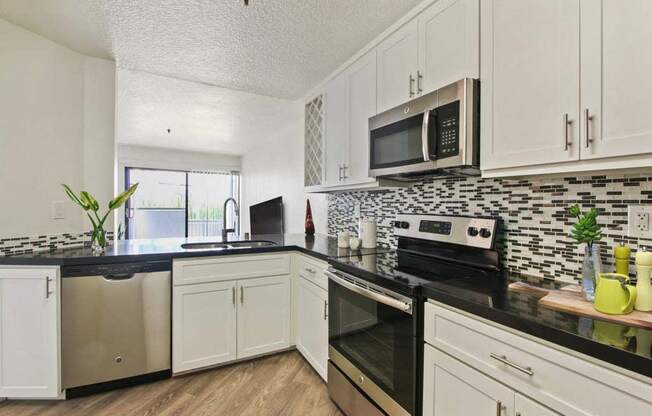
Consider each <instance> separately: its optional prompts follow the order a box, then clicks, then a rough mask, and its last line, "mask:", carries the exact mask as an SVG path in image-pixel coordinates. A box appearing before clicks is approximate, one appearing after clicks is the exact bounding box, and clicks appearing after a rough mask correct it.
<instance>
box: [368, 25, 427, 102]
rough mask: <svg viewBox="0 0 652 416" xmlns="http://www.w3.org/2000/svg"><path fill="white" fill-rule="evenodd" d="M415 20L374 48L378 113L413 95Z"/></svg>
mask: <svg viewBox="0 0 652 416" xmlns="http://www.w3.org/2000/svg"><path fill="white" fill-rule="evenodd" d="M418 28H419V25H418V22H417V20H416V19H415V20H412V21H410V22H409V23H407V24H405V25H404V26H402V27H401V28H400V29H398V30H397V31H396V32H394V33H393V34H392V35H390V36H389V37H388V38H387V39H385V40H384V41H383V42H381V43H380V44H379V45H378V47H377V48H376V50H377V53H378V112H379V113H382V112H383V111H385V110H388V109H390V108H392V107H396V106H397V105H399V104H402V103H404V102H406V101H408V100H409V99H410V98H412V97H414V96H416V93H417V85H416V77H417V67H418V65H419V59H418V49H419V47H418V38H419V36H418V31H419V30H418Z"/></svg>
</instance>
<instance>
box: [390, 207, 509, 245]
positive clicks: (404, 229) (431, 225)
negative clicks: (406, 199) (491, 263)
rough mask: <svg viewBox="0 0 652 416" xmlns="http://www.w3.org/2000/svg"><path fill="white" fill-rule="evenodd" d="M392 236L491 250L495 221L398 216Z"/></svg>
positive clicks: (443, 216) (496, 223) (433, 216)
mask: <svg viewBox="0 0 652 416" xmlns="http://www.w3.org/2000/svg"><path fill="white" fill-rule="evenodd" d="M392 225H393V228H394V235H397V236H402V237H412V238H420V239H423V240H431V241H440V242H444V243H452V244H461V245H465V246H470V247H478V248H486V249H493V248H494V243H495V239H496V238H495V237H496V228H497V225H498V220H497V219H496V218H480V217H466V216H446V215H428V214H399V215H397V216H396V219H395V220H394V221H393V222H392Z"/></svg>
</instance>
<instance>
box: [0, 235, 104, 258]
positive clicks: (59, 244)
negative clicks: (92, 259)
mask: <svg viewBox="0 0 652 416" xmlns="http://www.w3.org/2000/svg"><path fill="white" fill-rule="evenodd" d="M108 238H109V240H112V239H113V233H112V232H109V233H108ZM90 241H91V233H90V232H87V233H65V234H52V235H38V236H29V237H8V238H2V237H0V256H9V255H19V254H29V253H35V252H39V251H48V250H55V249H60V248H71V247H80V246H83V245H84V244H90Z"/></svg>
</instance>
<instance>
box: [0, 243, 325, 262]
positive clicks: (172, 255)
mask: <svg viewBox="0 0 652 416" xmlns="http://www.w3.org/2000/svg"><path fill="white" fill-rule="evenodd" d="M284 251H299V252H301V253H304V254H308V255H310V256H312V257H316V258H318V259H320V260H324V261H328V259H330V256H328V255H327V254H324V253H320V252H318V251H313V250H310V249H307V248H305V247H299V246H295V245H287V246H274V247H257V248H239V249H230V250H215V251H210V250H197V251H192V252H191V251H183V252H169V253H156V254H126V255H118V256H94V257H70V258H46V257H37V256H35V257H12V256H6V257H0V265H15V266H78V265H84V264H110V263H126V262H133V261H156V260H171V259H178V258H189V257H190V258H192V257H215V256H228V255H233V254H256V253H275V252H284Z"/></svg>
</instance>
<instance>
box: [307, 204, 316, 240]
mask: <svg viewBox="0 0 652 416" xmlns="http://www.w3.org/2000/svg"><path fill="white" fill-rule="evenodd" d="M305 227H306V234H307V235H314V234H315V223H314V222H312V209H310V200H309V199H306V223H305Z"/></svg>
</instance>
